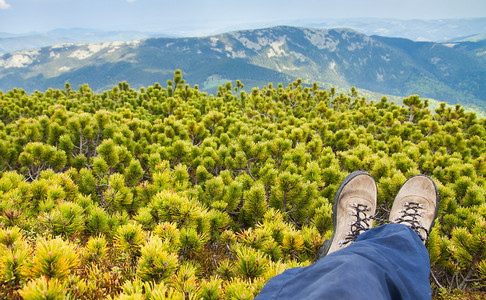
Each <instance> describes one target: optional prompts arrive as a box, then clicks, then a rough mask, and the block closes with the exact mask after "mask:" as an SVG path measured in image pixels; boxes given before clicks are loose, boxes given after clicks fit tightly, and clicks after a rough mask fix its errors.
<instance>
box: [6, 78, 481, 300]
mask: <svg viewBox="0 0 486 300" xmlns="http://www.w3.org/2000/svg"><path fill="white" fill-rule="evenodd" d="M243 87H244V86H243V84H242V83H241V82H240V81H237V82H233V84H232V83H231V82H228V83H226V84H225V85H222V86H219V88H218V92H217V94H215V95H209V96H208V95H207V94H206V93H203V92H201V91H200V90H199V88H198V86H197V85H194V86H191V85H189V84H188V83H186V82H185V81H184V80H183V79H182V75H181V73H180V71H176V73H175V76H174V78H173V80H170V81H168V82H167V84H164V85H163V86H162V85H161V84H158V83H156V84H155V85H153V86H149V87H146V88H141V89H140V90H134V89H132V88H130V86H129V85H128V84H127V83H126V82H122V83H119V84H118V86H115V87H113V88H112V89H111V90H108V91H106V92H102V93H94V92H93V91H92V90H91V89H90V88H89V87H88V86H87V85H81V86H79V88H77V89H74V88H72V87H71V86H69V85H68V84H66V86H65V88H64V89H48V90H46V91H45V92H36V93H33V94H28V93H26V92H25V91H23V90H20V89H14V90H9V91H5V92H1V91H0V170H1V171H0V211H1V212H2V213H1V214H0V294H1V295H3V297H4V298H8V299H16V298H20V297H23V298H25V299H39V298H41V297H46V295H49V296H51V298H50V299H54V298H55V297H58V298H66V297H70V298H76V299H93V298H95V299H96V298H100V299H102V298H103V299H104V298H107V297H111V298H112V299H252V298H253V297H254V296H255V295H257V294H258V292H259V290H260V289H261V288H262V286H263V285H264V284H265V282H266V281H267V280H268V279H269V278H271V277H272V276H274V275H276V274H279V273H281V272H283V271H284V270H285V269H287V268H291V267H295V266H305V265H309V264H311V263H312V262H314V261H315V260H316V259H317V255H318V253H319V248H320V246H321V245H322V243H323V242H324V240H325V239H327V238H330V236H331V235H332V218H331V207H332V199H333V196H334V193H335V192H336V190H337V188H338V186H339V184H340V182H341V181H342V179H344V177H345V176H346V175H347V174H349V173H350V172H352V171H354V170H366V171H368V172H369V173H370V174H371V175H373V176H374V178H375V179H376V181H377V185H378V201H379V208H378V215H379V216H380V217H383V218H386V217H387V211H388V210H389V208H390V207H391V205H392V203H393V199H394V196H395V194H396V193H397V191H398V189H399V188H400V186H401V184H402V183H403V182H404V181H405V180H406V179H407V178H408V177H409V176H411V175H414V174H419V173H422V174H427V175H429V176H431V177H433V178H434V179H435V180H436V182H437V184H438V187H439V191H440V195H441V203H440V209H439V216H438V220H437V222H436V225H435V227H434V229H433V231H432V233H431V237H430V240H429V242H428V245H427V247H428V249H429V251H430V260H431V264H432V275H431V277H430V280H431V284H432V287H433V291H434V295H439V294H440V295H442V296H444V295H447V293H450V292H452V291H453V290H456V289H458V290H473V291H476V292H483V293H484V291H485V289H486V288H485V280H486V243H485V242H484V241H485V239H486V203H485V194H486V179H485V175H486V142H485V140H486V129H485V125H486V120H485V119H478V118H477V117H476V115H475V114H474V113H465V112H464V109H463V108H462V107H461V106H459V105H457V106H455V107H453V108H452V107H448V106H446V105H445V104H443V105H442V106H441V107H440V108H439V109H437V110H436V111H434V112H431V111H430V110H429V109H428V102H427V101H426V100H425V101H424V100H422V99H420V98H419V97H418V96H410V97H408V98H406V99H404V100H403V103H404V105H403V106H397V105H395V104H394V103H390V102H388V101H387V99H385V98H383V99H374V100H372V99H364V98H362V97H360V96H359V95H358V94H357V93H356V90H355V89H354V88H353V89H351V90H350V92H349V94H345V95H344V94H336V92H335V90H334V89H330V90H322V89H320V88H319V86H318V85H317V84H314V85H312V86H311V87H304V86H303V85H302V81H301V80H296V81H294V82H293V83H291V84H290V85H288V86H283V85H281V84H279V85H275V86H274V85H271V84H269V85H267V86H266V87H264V88H261V89H258V88H253V89H252V88H250V89H248V88H247V89H246V90H249V92H245V91H243V90H242V89H243ZM482 295H484V294H482Z"/></svg>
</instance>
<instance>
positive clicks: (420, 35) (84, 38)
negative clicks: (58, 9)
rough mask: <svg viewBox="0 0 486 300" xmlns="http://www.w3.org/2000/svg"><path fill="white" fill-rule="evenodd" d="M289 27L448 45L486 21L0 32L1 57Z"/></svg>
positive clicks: (325, 20)
mask: <svg viewBox="0 0 486 300" xmlns="http://www.w3.org/2000/svg"><path fill="white" fill-rule="evenodd" d="M278 25H288V26H294V27H310V28H320V29H331V28H349V29H354V30H356V31H358V32H361V33H364V34H366V35H380V36H387V37H401V38H407V39H411V40H414V41H432V42H447V41H454V40H458V39H462V38H463V37H469V36H473V35H477V34H485V33H486V31H485V30H486V29H485V28H486V18H475V19H437V20H420V19H416V20H402V19H383V18H348V19H342V18H341V19H333V18H318V19H305V20H299V19H296V20H281V21H265V22H258V23H245V24H238V25H232V26H222V27H219V28H218V27H213V26H207V25H206V26H201V24H197V23H194V24H187V23H185V24H184V25H181V24H174V25H172V26H170V25H168V26H165V27H164V28H151V29H150V30H149V31H140V30H138V31H137V30H128V31H127V30H117V31H113V30H112V31H106V30H100V29H97V30H95V29H87V28H63V29H55V30H51V31H48V32H29V33H17V34H13V33H4V32H0V53H8V52H13V51H20V50H27V49H35V48H42V47H47V46H53V45H56V44H62V43H73V44H78V43H101V42H115V41H132V40H142V39H147V38H153V37H196V36H208V35H215V34H221V33H225V32H229V31H239V30H243V29H258V28H266V27H275V26H278Z"/></svg>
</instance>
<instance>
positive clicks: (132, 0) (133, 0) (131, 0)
mask: <svg viewBox="0 0 486 300" xmlns="http://www.w3.org/2000/svg"><path fill="white" fill-rule="evenodd" d="M0 1H2V0H0ZM135 1H137V0H127V2H128V3H132V2H135Z"/></svg>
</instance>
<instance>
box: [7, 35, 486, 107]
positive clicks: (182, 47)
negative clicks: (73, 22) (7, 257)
mask: <svg viewBox="0 0 486 300" xmlns="http://www.w3.org/2000/svg"><path fill="white" fill-rule="evenodd" d="M484 58H485V51H484V40H481V39H480V38H479V40H477V41H472V40H471V39H470V40H466V41H454V42H448V43H444V44H442V43H435V42H417V41H412V40H408V39H403V38H390V37H382V36H368V35H365V34H362V33H359V32H357V31H354V30H350V29H311V28H302V27H290V26H278V27H271V28H265V29H255V30H244V31H234V32H229V33H224V34H218V35H212V36H208V37H195V38H150V39H145V40H139V41H130V42H105V43H93V44H82V45H75V44H59V45H56V46H51V47H44V48H38V49H34V50H24V51H18V52H12V53H7V54H3V55H0V90H4V91H6V90H9V89H12V88H23V89H25V90H27V91H29V92H32V91H34V90H45V89H47V88H51V87H52V88H62V87H63V86H64V83H65V82H70V84H71V85H72V86H77V85H80V84H84V83H88V84H89V85H90V87H91V88H92V89H93V90H96V91H102V90H106V89H111V87H112V86H114V85H116V84H117V83H118V82H119V81H127V82H128V83H130V85H131V86H132V87H135V88H139V87H141V86H148V85H152V84H153V83H154V82H162V83H163V82H165V81H166V80H168V79H171V78H172V77H173V72H174V70H175V69H181V70H182V71H183V74H184V77H185V78H186V80H187V81H188V82H190V83H193V84H195V83H198V84H199V85H200V88H201V89H203V90H206V91H214V90H215V89H216V88H217V86H218V85H220V84H224V83H225V82H226V81H234V80H237V79H239V80H241V81H242V82H243V83H244V84H245V85H247V86H263V85H265V84H267V83H269V82H274V83H276V82H282V83H285V84H287V83H289V82H291V81H293V80H295V79H296V78H302V79H303V80H304V82H306V83H308V84H310V83H312V82H317V83H318V84H319V85H321V86H322V87H330V86H337V87H341V88H344V89H346V88H349V87H351V86H355V87H357V88H359V89H363V90H367V91H371V92H376V93H381V94H389V95H396V96H401V97H406V96H408V95H410V94H419V95H420V96H421V97H422V98H433V99H437V100H439V101H446V102H448V103H449V104H456V103H460V104H462V105H464V106H466V107H471V108H472V109H475V110H478V111H483V112H484V111H486V95H485V93H484V89H485V88H486V63H485V59H484Z"/></svg>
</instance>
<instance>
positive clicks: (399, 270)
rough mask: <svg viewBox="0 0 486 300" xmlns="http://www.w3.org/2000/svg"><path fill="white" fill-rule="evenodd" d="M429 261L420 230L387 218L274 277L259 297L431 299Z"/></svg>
mask: <svg viewBox="0 0 486 300" xmlns="http://www.w3.org/2000/svg"><path fill="white" fill-rule="evenodd" d="M429 273H430V262H429V255H428V252H427V249H426V248H425V246H424V245H423V243H422V242H421V240H420V238H419V237H418V235H417V233H415V232H414V231H413V230H411V229H410V227H408V226H406V225H401V224H387V225H383V226H380V227H376V228H373V229H370V230H368V231H366V232H365V233H363V234H361V235H360V236H359V237H358V239H357V240H356V242H355V243H353V244H351V245H350V246H348V247H346V248H344V249H342V250H339V251H336V252H334V253H331V254H329V255H327V256H326V257H324V258H322V259H320V260H319V261H317V262H316V263H315V264H313V265H310V266H307V267H302V268H293V269H289V270H287V271H285V272H283V273H282V274H280V275H277V276H275V277H273V278H272V279H270V281H269V282H268V283H267V284H266V285H265V286H264V288H263V289H262V291H261V292H260V294H259V295H258V297H257V298H255V299H430V298H431V289H430V283H429Z"/></svg>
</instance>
